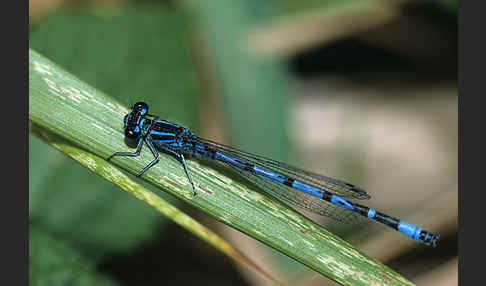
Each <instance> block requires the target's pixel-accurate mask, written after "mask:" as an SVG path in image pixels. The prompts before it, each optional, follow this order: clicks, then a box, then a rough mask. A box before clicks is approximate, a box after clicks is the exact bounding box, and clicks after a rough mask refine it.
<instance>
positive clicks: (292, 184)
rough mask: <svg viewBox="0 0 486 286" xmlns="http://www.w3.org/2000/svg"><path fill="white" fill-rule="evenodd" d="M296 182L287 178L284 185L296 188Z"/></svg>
mask: <svg viewBox="0 0 486 286" xmlns="http://www.w3.org/2000/svg"><path fill="white" fill-rule="evenodd" d="M294 182H295V179H294V178H290V177H285V180H284V182H283V183H284V185H286V186H289V187H291V188H292V187H293V186H294Z"/></svg>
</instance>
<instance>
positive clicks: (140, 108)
mask: <svg viewBox="0 0 486 286" xmlns="http://www.w3.org/2000/svg"><path fill="white" fill-rule="evenodd" d="M148 109H149V107H148V104H146V103H145V102H141V101H140V102H137V103H135V104H134V105H133V111H136V112H139V113H140V115H141V116H144V115H145V114H147V112H148Z"/></svg>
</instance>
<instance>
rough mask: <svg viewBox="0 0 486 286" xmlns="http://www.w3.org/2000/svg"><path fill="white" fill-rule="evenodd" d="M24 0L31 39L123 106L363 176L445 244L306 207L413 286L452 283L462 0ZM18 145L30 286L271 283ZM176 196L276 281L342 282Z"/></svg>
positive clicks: (385, 202) (376, 199)
mask: <svg viewBox="0 0 486 286" xmlns="http://www.w3.org/2000/svg"><path fill="white" fill-rule="evenodd" d="M29 5H30V6H29V7H30V9H29V14H30V17H29V20H30V47H31V48H33V49H35V50H36V51H38V52H39V53H41V54H43V55H44V56H46V57H47V58H49V59H51V60H52V61H54V62H56V63H57V64H59V65H61V66H63V67H64V68H65V69H66V70H68V71H70V72H71V73H73V74H74V75H76V76H77V77H79V78H80V79H81V80H83V81H85V82H87V83H89V84H90V85H92V86H94V87H96V88H98V89H100V90H102V91H103V92H105V93H107V94H109V95H111V96H113V97H115V98H117V99H118V100H119V101H120V102H121V103H123V104H125V105H126V106H129V104H130V103H134V102H136V101H139V100H143V101H146V102H148V103H149V104H150V106H151V110H152V112H151V113H153V114H157V115H159V116H161V117H164V119H168V120H171V121H174V122H177V123H180V124H182V125H184V126H186V127H189V128H191V129H193V130H195V131H196V132H197V134H198V135H201V136H202V137H205V138H208V139H212V140H215V141H218V142H222V143H226V144H230V145H233V146H235V147H239V148H241V149H244V150H247V151H250V152H254V153H257V154H261V155H264V156H267V157H271V158H275V159H278V160H282V161H287V162H290V163H293V164H295V165H297V166H300V167H302V168H304V169H309V170H313V171H316V172H318V173H323V174H326V175H329V176H332V177H337V178H342V179H345V180H347V181H350V182H353V183H356V184H357V185H360V186H362V187H363V188H365V189H366V190H368V191H369V192H370V193H371V195H372V197H373V198H372V200H371V201H369V202H367V204H368V205H370V206H371V207H375V208H378V209H380V210H382V211H384V212H386V213H390V214H392V215H394V216H397V217H400V218H403V219H405V220H408V221H410V222H413V223H415V224H418V225H420V226H423V227H424V228H425V229H428V230H431V231H434V232H439V233H440V234H441V241H440V242H439V247H438V248H435V249H431V248H427V247H424V246H422V245H419V244H418V243H416V242H414V241H412V240H410V239H407V238H406V237H404V236H401V235H400V234H398V233H396V232H393V231H391V230H388V229H385V228H383V227H382V226H380V225H377V224H365V225H360V226H358V227H353V228H350V227H347V226H343V225H338V224H334V223H333V222H330V221H329V220H326V219H324V218H321V217H315V216H312V215H311V214H307V215H309V216H311V217H312V218H313V219H315V220H316V221H318V222H319V223H321V224H323V225H325V226H326V227H328V228H329V229H331V230H332V231H334V232H336V233H338V234H339V235H340V236H342V237H343V238H345V239H346V240H348V241H350V242H351V243H353V244H354V245H356V246H357V248H359V249H360V250H362V251H363V252H364V253H366V254H368V255H369V256H372V257H374V258H377V259H378V260H380V261H381V262H383V263H384V264H386V265H388V266H390V267H391V268H392V269H394V270H396V271H397V272H398V273H400V274H402V275H404V276H405V277H406V278H408V279H410V280H411V281H413V282H415V283H417V284H418V285H457V146H458V145H457V139H458V138H457V55H456V53H457V49H456V41H457V21H456V16H457V6H458V4H457V1H453V0H447V1H446V0H443V1H439V0H437V1H426V2H423V1H377V0H373V1H372V0H360V1H342V0H340V1H337V0H327V1H315V0H306V1H248V0H247V1H240V0H239V1H236V0H235V1H223V0H221V1H214V0H213V1H210V0H203V1H194V0H185V1H117V0H109V1H108V0H104V1H101V0H100V1H75V0H43V1H40V0H31V1H30V2H29ZM29 154H30V160H29V215H30V239H29V241H30V243H29V246H30V253H29V265H30V270H29V272H30V281H31V283H32V285H162V284H168V285H181V284H182V285H195V284H197V285H201V284H208V285H209V284H211V285H228V284H231V285H260V284H267V283H268V281H265V280H262V278H261V277H260V276H258V275H257V274H254V273H252V272H250V271H248V269H246V268H242V267H240V266H239V265H236V264H233V262H232V261H228V258H226V257H225V256H224V255H222V254H220V253H218V252H217V251H216V250H215V249H213V248H212V247H210V246H209V245H206V244H205V243H203V242H201V241H199V240H198V239H197V238H195V237H193V236H192V235H191V234H189V233H188V232H186V231H185V230H183V229H181V228H179V227H178V226H175V225H174V224H173V223H172V222H170V221H168V220H166V219H165V218H163V217H161V216H160V214H159V213H157V212H156V211H155V210H153V209H152V208H150V207H148V206H146V205H144V204H143V203H142V202H140V201H138V200H136V199H135V198H134V197H132V196H130V195H128V194H127V193H124V192H119V191H117V190H116V187H115V186H113V185H111V184H109V183H108V182H106V181H104V180H103V179H101V178H99V177H97V176H95V175H94V174H92V173H90V172H88V171H87V170H86V169H84V168H83V167H81V166H79V165H78V164H77V163H75V162H74V161H72V160H70V159H68V158H67V157H66V156H64V155H63V154H61V153H59V152H58V151H57V150H54V149H53V148H51V147H49V146H47V145H45V144H44V143H43V142H41V141H40V140H39V139H37V138H36V137H34V136H30V138H29ZM144 185H145V186H146V187H147V188H149V189H153V188H152V187H151V186H149V185H147V184H144ZM112 190H113V191H112ZM155 192H157V193H158V194H160V193H161V192H160V191H157V190H155ZM162 196H164V197H165V198H167V199H168V200H171V201H172V202H173V203H174V204H181V203H180V202H178V201H177V200H174V199H173V198H171V197H169V196H168V195H165V194H162ZM180 207H183V208H185V211H187V212H189V213H190V214H191V215H192V216H193V217H195V218H197V219H198V220H199V221H201V222H203V223H204V224H205V225H208V226H209V227H210V228H211V229H213V230H215V231H217V232H218V233H219V234H221V235H222V236H224V237H225V238H226V239H228V240H230V241H231V242H232V243H233V244H234V245H236V247H237V248H238V249H240V250H242V251H244V252H245V253H246V254H247V255H248V256H249V257H250V258H252V259H254V260H255V261H256V262H257V263H258V264H259V265H262V266H263V267H264V268H265V269H266V270H268V271H269V272H271V273H273V275H274V276H276V277H278V278H279V279H280V280H281V281H285V282H287V283H289V284H291V285H336V283H335V282H332V281H330V280H327V279H325V278H324V277H322V276H321V275H319V274H317V273H315V272H313V271H311V270H309V269H307V268H306V267H304V266H301V265H300V264H298V263H296V262H294V261H293V260H291V259H290V258H287V257H286V256H284V255H281V254H279V253H277V252H276V251H274V250H272V249H270V248H269V247H267V246H264V245H262V244H261V243H259V242H257V241H255V240H253V239H251V238H249V237H246V236H245V235H243V234H241V233H239V232H237V231H235V230H233V229H230V228H229V227H227V226H225V225H223V224H221V223H218V222H215V221H214V220H212V219H210V218H208V217H206V216H205V215H204V214H201V213H200V212H197V211H195V210H193V209H191V208H189V207H187V206H184V205H181V206H180Z"/></svg>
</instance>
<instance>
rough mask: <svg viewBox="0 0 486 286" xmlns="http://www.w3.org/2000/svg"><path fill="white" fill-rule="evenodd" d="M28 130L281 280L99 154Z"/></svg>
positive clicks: (34, 128) (35, 128) (231, 254)
mask: <svg viewBox="0 0 486 286" xmlns="http://www.w3.org/2000/svg"><path fill="white" fill-rule="evenodd" d="M30 131H31V132H32V133H34V134H36V135H37V136H38V137H39V138H41V139H42V140H43V141H44V142H45V143H47V144H49V145H51V146H53V147H54V148H56V149H58V150H59V151H61V152H63V153H65V154H67V155H68V156H70V157H71V158H72V159H74V160H75V161H77V162H78V163H80V164H81V165H82V166H84V167H86V168H88V169H90V170H91V171H93V172H94V173H96V174H98V175H99V176H101V177H103V178H104V179H106V180H107V181H109V182H111V183H113V184H115V185H117V186H119V187H120V188H121V189H123V190H124V191H126V192H128V193H129V194H131V195H133V196H134V197H136V198H137V199H139V200H140V201H142V202H144V203H146V204H148V205H150V206H151V207H153V208H154V209H156V210H157V211H159V212H160V213H162V214H164V215H165V216H167V217H169V218H170V219H171V220H172V221H174V222H175V223H177V224H179V225H180V226H182V227H184V228H186V229H187V230H189V231H191V232H192V233H193V234H195V235H197V236H199V238H201V239H203V240H204V241H206V242H207V243H209V244H211V245H213V246H214V247H215V248H217V249H218V250H219V251H221V252H222V253H224V254H226V255H227V256H229V257H230V258H232V259H233V260H235V261H239V262H240V263H242V264H245V265H247V266H248V267H250V268H252V269H253V270H255V271H256V272H258V273H260V274H262V275H263V276H265V277H267V278H268V279H269V280H271V281H273V282H275V284H280V282H279V281H277V280H276V279H275V278H274V277H273V276H271V275H270V274H268V273H267V272H265V271H264V270H263V269H262V268H261V267H259V266H258V265H257V264H256V263H255V262H253V261H252V260H250V259H248V258H247V257H246V256H245V255H244V254H243V253H241V252H240V251H238V250H236V249H235V248H233V247H232V246H231V245H230V244H229V243H227V242H226V241H224V240H223V239H222V238H220V237H219V236H218V235H216V234H215V233H213V232H212V231H210V230H209V229H207V228H206V227H204V226H203V225H201V224H200V223H198V222H197V221H195V220H193V219H192V218H191V217H190V216H188V215H186V214H185V213H183V212H181V211H180V210H178V209H177V208H176V207H174V206H173V205H171V204H170V203H168V202H166V201H165V200H163V199H162V198H160V197H159V196H157V195H156V194H154V193H152V192H151V191H149V190H147V189H146V188H144V187H142V186H141V185H139V184H137V183H135V182H133V181H132V180H131V179H130V178H128V177H127V176H126V175H125V174H124V173H122V172H121V171H120V170H118V169H117V168H116V167H114V166H113V165H111V164H109V163H108V162H107V161H106V160H104V159H103V158H100V157H98V156H96V155H94V154H92V153H89V152H86V151H85V150H83V149H80V148H78V147H76V146H74V145H73V144H72V143H71V142H69V141H67V140H65V139H63V138H61V137H59V136H57V135H55V134H52V133H49V132H46V130H44V129H43V128H42V127H40V126H37V125H35V124H32V123H31V124H30Z"/></svg>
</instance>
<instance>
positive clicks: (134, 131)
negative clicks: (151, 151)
mask: <svg viewBox="0 0 486 286" xmlns="http://www.w3.org/2000/svg"><path fill="white" fill-rule="evenodd" d="M125 137H126V138H127V139H129V140H136V139H138V138H139V137H140V128H139V127H138V126H137V127H135V128H127V129H125Z"/></svg>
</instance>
